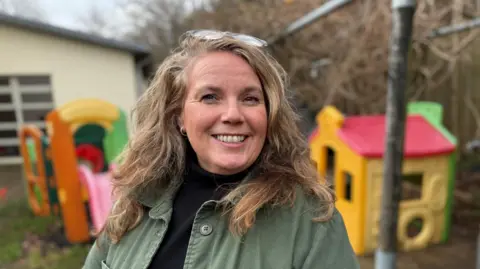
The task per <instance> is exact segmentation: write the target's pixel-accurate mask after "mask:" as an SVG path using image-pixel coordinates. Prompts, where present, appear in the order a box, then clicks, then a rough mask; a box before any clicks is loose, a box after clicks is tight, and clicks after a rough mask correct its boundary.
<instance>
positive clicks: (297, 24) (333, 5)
mask: <svg viewBox="0 0 480 269" xmlns="http://www.w3.org/2000/svg"><path fill="white" fill-rule="evenodd" d="M352 1H353V0H330V1H328V2H326V3H325V4H323V5H321V6H320V7H319V8H317V9H314V10H312V11H311V12H309V13H307V14H306V15H304V16H303V17H301V18H299V19H297V20H296V21H294V22H292V23H291V24H290V25H288V26H287V28H285V30H283V31H282V32H281V33H280V34H279V35H278V36H276V37H274V38H272V39H271V40H270V41H268V44H269V45H272V44H275V43H277V42H278V41H280V40H282V39H284V38H286V37H288V36H290V35H292V34H294V33H296V32H297V31H299V30H301V29H303V28H305V27H307V26H308V25H310V24H312V23H313V22H315V21H316V20H318V19H320V18H321V17H323V16H325V15H328V14H330V13H332V12H333V11H335V10H336V9H338V8H340V7H342V6H343V5H345V4H348V3H350V2H352Z"/></svg>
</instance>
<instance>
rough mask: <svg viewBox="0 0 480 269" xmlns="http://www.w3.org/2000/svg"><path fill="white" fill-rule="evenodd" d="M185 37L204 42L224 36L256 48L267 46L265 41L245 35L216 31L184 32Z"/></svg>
mask: <svg viewBox="0 0 480 269" xmlns="http://www.w3.org/2000/svg"><path fill="white" fill-rule="evenodd" d="M186 34H187V36H193V37H195V38H200V39H205V40H217V39H220V38H223V37H225V36H228V37H231V38H233V39H236V40H239V41H242V42H245V43H247V44H249V45H252V46H256V47H266V46H267V45H268V43H267V41H265V40H263V39H260V38H257V37H254V36H251V35H245V34H238V33H232V32H224V31H216V30H191V31H188V32H186Z"/></svg>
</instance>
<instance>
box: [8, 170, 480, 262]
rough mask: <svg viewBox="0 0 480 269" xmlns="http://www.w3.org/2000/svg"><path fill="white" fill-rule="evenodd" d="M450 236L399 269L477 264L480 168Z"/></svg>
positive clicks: (470, 178)
mask: <svg viewBox="0 0 480 269" xmlns="http://www.w3.org/2000/svg"><path fill="white" fill-rule="evenodd" d="M21 178H22V172H21V168H20V167H18V166H11V167H2V169H0V188H2V187H6V188H8V193H7V199H18V198H21V199H24V198H23V197H24V195H25V189H24V183H23V182H22V180H21ZM452 222H453V223H452V232H451V237H450V238H451V239H450V240H449V242H448V243H446V244H442V245H437V246H431V247H429V248H428V249H425V250H421V251H415V252H409V253H398V255H397V264H398V267H397V268H399V269H420V268H421V269H434V268H435V269H443V268H445V269H447V268H448V269H451V268H461V269H463V268H465V269H467V268H475V261H476V248H477V246H476V240H477V236H478V232H479V224H480V172H476V173H463V174H460V175H459V179H458V180H457V182H456V190H455V206H454V213H453V218H452ZM359 260H360V264H361V268H362V269H370V268H371V269H373V268H374V257H373V255H371V256H365V257H359Z"/></svg>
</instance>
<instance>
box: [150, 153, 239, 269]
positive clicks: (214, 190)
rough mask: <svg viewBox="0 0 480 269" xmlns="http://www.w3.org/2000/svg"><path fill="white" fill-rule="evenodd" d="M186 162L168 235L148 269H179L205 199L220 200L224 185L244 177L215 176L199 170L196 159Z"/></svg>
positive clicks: (181, 266) (236, 181) (174, 203)
mask: <svg viewBox="0 0 480 269" xmlns="http://www.w3.org/2000/svg"><path fill="white" fill-rule="evenodd" d="M188 163H189V166H188V167H187V169H186V174H185V178H184V182H183V184H182V186H181V187H180V188H179V190H178V192H177V194H176V196H175V198H174V200H173V212H172V218H171V220H170V223H169V224H168V228H167V232H166V234H165V237H164V238H163V241H162V243H161V245H160V247H159V249H158V251H157V253H156V254H155V256H154V257H153V259H152V262H151V263H150V266H149V267H148V268H149V269H182V268H183V264H184V261H185V255H186V253H187V247H188V243H189V239H190V233H191V230H192V226H193V220H194V219H195V214H196V212H197V211H198V209H200V207H201V205H202V204H203V203H204V202H206V201H208V200H212V199H215V200H216V199H219V198H221V196H222V195H224V193H225V186H226V185H230V186H231V184H234V183H238V182H239V181H241V180H242V179H243V178H244V177H245V176H246V174H247V171H245V172H241V173H238V174H235V175H229V176H225V175H216V174H212V173H209V172H207V171H206V170H204V169H202V168H201V167H200V166H199V165H198V164H197V162H196V160H189V161H188ZM222 185H223V186H222Z"/></svg>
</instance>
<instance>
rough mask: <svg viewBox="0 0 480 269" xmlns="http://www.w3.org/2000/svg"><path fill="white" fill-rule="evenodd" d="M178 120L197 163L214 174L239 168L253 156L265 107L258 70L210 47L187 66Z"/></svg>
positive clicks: (264, 126) (264, 129) (264, 119)
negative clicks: (195, 155) (184, 88)
mask: <svg viewBox="0 0 480 269" xmlns="http://www.w3.org/2000/svg"><path fill="white" fill-rule="evenodd" d="M187 79H188V83H187V92H186V98H185V104H184V109H183V112H182V115H181V117H180V126H183V127H184V128H185V131H186V133H187V136H188V140H189V142H190V144H191V145H192V148H193V149H194V150H195V152H196V154H197V158H198V161H199V164H200V166H201V167H202V168H203V169H205V170H207V171H209V172H211V173H216V174H223V175H229V174H234V173H238V172H241V171H243V170H244V169H247V168H248V167H249V166H250V165H252V164H253V162H255V160H256V159H257V158H258V156H259V154H260V152H261V150H262V148H263V145H264V143H265V137H266V133H267V109H266V105H265V100H264V95H263V91H262V86H261V83H260V80H259V79H258V76H257V75H256V74H255V72H254V71H253V69H252V68H251V67H250V65H249V64H248V63H247V62H246V61H245V60H244V59H242V58H241V57H239V56H237V55H234V54H232V53H229V52H209V53H207V54H205V55H203V56H201V57H199V58H198V59H196V60H195V62H194V63H193V64H192V66H190V68H189V69H188V73H187Z"/></svg>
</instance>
